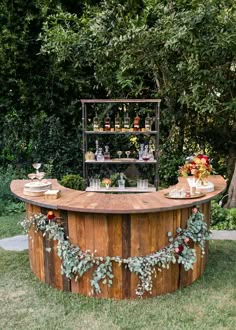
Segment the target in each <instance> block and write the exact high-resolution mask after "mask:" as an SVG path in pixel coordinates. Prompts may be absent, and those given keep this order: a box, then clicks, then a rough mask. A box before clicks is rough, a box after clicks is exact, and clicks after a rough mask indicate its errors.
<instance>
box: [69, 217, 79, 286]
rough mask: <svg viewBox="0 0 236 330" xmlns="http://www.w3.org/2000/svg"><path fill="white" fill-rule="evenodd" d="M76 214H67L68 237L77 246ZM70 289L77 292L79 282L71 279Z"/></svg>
mask: <svg viewBox="0 0 236 330" xmlns="http://www.w3.org/2000/svg"><path fill="white" fill-rule="evenodd" d="M78 221H79V220H78V219H77V214H76V213H75V212H69V214H68V237H69V240H70V242H71V244H73V245H75V246H77V245H78V243H77V223H78ZM71 291H72V292H74V293H79V283H78V281H75V279H72V280H71Z"/></svg>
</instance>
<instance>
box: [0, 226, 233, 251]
mask: <svg viewBox="0 0 236 330" xmlns="http://www.w3.org/2000/svg"><path fill="white" fill-rule="evenodd" d="M211 232H212V234H211V239H215V240H236V230H229V231H227V230H211ZM0 248H2V249H4V250H8V251H24V250H27V249H28V238H27V235H18V236H14V237H9V238H4V239H1V240H0Z"/></svg>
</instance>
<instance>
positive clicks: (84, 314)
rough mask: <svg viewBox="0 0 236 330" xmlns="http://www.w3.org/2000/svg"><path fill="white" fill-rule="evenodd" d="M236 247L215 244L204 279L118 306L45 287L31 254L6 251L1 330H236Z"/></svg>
mask: <svg viewBox="0 0 236 330" xmlns="http://www.w3.org/2000/svg"><path fill="white" fill-rule="evenodd" d="M235 255H236V241H212V242H211V243H210V258H209V262H208V266H207V269H206V271H205V274H204V276H202V278H201V279H199V280H198V281H196V282H195V283H194V284H193V285H192V286H190V287H188V288H185V289H183V290H179V291H177V292H175V293H173V294H168V295H165V296H161V297H157V298H150V299H143V300H135V301H114V300H105V299H96V298H86V297H83V296H79V295H75V294H68V293H65V292H59V291H57V290H56V289H53V288H50V287H48V286H47V285H45V284H43V283H41V282H39V281H38V280H37V279H36V278H35V276H34V275H33V274H32V273H31V271H30V269H29V261H28V255H27V253H26V252H9V251H4V250H1V249H0V307H1V308H0V329H4V330H7V329H17V330H20V329H47V330H49V329H53V330H55V329H87V330H90V329H92V330H94V329H99V330H100V329H135V330H136V329H153V330H157V329H158V330H159V329H171V330H175V329H176V330H177V329H180V330H182V329H186V330H193V329H232V330H233V329H236V261H235V260H236V258H235Z"/></svg>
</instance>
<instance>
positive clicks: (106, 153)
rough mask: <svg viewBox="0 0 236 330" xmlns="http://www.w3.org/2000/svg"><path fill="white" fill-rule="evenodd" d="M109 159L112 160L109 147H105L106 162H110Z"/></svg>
mask: <svg viewBox="0 0 236 330" xmlns="http://www.w3.org/2000/svg"><path fill="white" fill-rule="evenodd" d="M109 159H110V152H109V147H108V146H105V152H104V160H109Z"/></svg>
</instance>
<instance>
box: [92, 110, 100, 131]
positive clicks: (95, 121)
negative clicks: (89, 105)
mask: <svg viewBox="0 0 236 330" xmlns="http://www.w3.org/2000/svg"><path fill="white" fill-rule="evenodd" d="M93 130H94V131H99V119H98V116H97V113H95V117H94V118H93Z"/></svg>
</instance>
